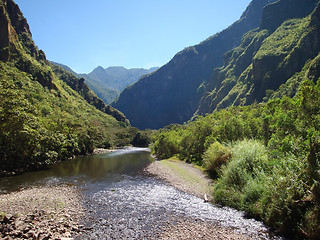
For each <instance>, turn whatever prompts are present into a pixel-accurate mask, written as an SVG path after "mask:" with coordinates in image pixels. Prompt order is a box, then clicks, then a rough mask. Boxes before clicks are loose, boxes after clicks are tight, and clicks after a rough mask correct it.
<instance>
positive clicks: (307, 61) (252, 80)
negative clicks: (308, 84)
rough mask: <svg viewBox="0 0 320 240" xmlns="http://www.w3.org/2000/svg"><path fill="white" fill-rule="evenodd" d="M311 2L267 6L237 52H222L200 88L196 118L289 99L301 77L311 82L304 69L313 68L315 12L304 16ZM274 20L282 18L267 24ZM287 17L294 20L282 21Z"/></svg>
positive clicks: (316, 47) (317, 47)
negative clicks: (221, 60)
mask: <svg viewBox="0 0 320 240" xmlns="http://www.w3.org/2000/svg"><path fill="white" fill-rule="evenodd" d="M317 2H318V1H317V0H308V1H298V0H296V1H278V2H276V3H274V4H271V5H268V6H267V7H266V8H265V13H264V16H263V18H262V24H261V27H260V28H258V29H256V30H253V31H251V32H248V33H247V34H245V35H244V36H243V38H242V42H241V44H240V45H239V46H238V47H236V48H235V49H233V50H232V51H229V52H227V53H225V55H224V61H225V64H224V66H223V67H221V68H218V69H215V70H214V73H213V77H212V78H211V79H210V80H209V81H208V82H207V83H206V87H205V93H204V95H203V97H202V100H201V102H200V104H199V108H198V111H197V112H196V115H197V114H200V115H204V114H206V113H210V112H212V111H213V110H215V109H221V108H226V107H229V106H238V105H248V104H252V103H254V102H255V101H257V102H261V101H263V100H268V99H270V98H274V97H281V96H284V95H286V96H291V97H292V96H294V95H295V93H296V91H297V89H298V88H299V85H300V83H301V81H302V79H303V78H304V76H305V74H308V78H310V79H313V78H314V77H316V78H317V76H314V73H315V74H317V73H316V72H315V71H314V73H312V72H310V69H312V68H313V67H314V66H316V65H317V56H318V54H319V52H320V45H319V44H318V39H319V37H318V36H319V31H320V26H319V24H318V23H317V21H316V19H317V16H316V13H315V14H314V15H313V16H312V17H311V16H308V15H309V14H310V13H311V12H312V10H313V9H314V8H315V6H316V4H317ZM286 5H290V8H288V7H286ZM269 8H270V9H278V10H277V11H274V10H269ZM289 10H290V11H289ZM279 11H280V12H279ZM273 14H274V15H275V16H274V15H273ZM278 15H280V16H282V18H281V19H280V20H279V21H278V22H275V21H274V20H273V21H272V22H271V23H269V22H268V19H276V18H277V17H276V16H278ZM291 17H295V18H294V19H291V20H287V21H285V20H286V19H288V18H291ZM281 21H282V22H281Z"/></svg>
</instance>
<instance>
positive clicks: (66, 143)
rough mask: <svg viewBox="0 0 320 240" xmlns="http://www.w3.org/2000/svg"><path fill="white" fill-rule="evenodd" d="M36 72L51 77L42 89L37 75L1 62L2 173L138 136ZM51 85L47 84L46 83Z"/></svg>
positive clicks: (124, 142) (125, 142)
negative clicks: (51, 85)
mask: <svg viewBox="0 0 320 240" xmlns="http://www.w3.org/2000/svg"><path fill="white" fill-rule="evenodd" d="M30 61H31V62H32V63H33V64H32V65H33V67H38V68H39V69H40V70H39V72H41V73H45V70H46V71H47V74H48V75H49V76H51V78H52V79H51V80H52V84H53V85H54V87H52V88H50V87H47V86H42V85H41V84H40V83H39V81H37V79H35V77H34V76H35V73H32V74H29V73H26V72H23V71H21V70H20V69H18V68H17V67H16V63H13V62H7V63H4V62H1V61H0V76H1V78H0V98H1V102H0V130H1V131H0V143H1V144H0V156H1V159H0V171H1V172H2V173H4V172H3V171H24V170H26V169H38V168H42V167H43V166H46V165H49V164H52V163H55V162H57V161H60V160H65V159H68V158H71V157H72V156H73V155H84V154H87V153H91V152H92V151H93V149H94V148H96V147H102V148H113V147H120V146H125V145H129V144H130V143H131V142H132V141H133V139H134V137H135V136H136V135H137V134H138V133H139V131H138V129H135V128H131V127H128V126H126V125H125V124H123V123H122V122H118V121H117V120H116V119H114V118H113V117H112V116H110V115H107V114H105V113H103V112H101V111H99V110H98V109H96V108H95V107H94V106H92V105H90V104H88V102H87V101H86V100H85V99H84V98H82V97H81V96H80V95H79V94H78V93H77V92H75V91H74V90H72V89H71V88H70V87H69V86H68V85H67V84H65V83H64V82H63V81H62V80H60V79H58V78H57V77H56V76H55V75H54V74H53V73H52V71H51V69H50V68H49V67H47V66H42V65H40V64H38V63H37V62H36V61H35V60H34V59H31V58H30ZM44 79H49V78H46V77H45V78H44Z"/></svg>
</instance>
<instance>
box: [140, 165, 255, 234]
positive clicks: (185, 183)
mask: <svg viewBox="0 0 320 240" xmlns="http://www.w3.org/2000/svg"><path fill="white" fill-rule="evenodd" d="M146 171H147V172H148V173H151V174H153V175H155V176H157V177H159V178H160V179H163V180H165V181H167V182H168V183H169V184H170V185H172V186H174V187H175V188H178V189H180V190H181V191H184V192H187V193H189V194H192V195H195V196H197V197H200V198H205V196H208V198H209V199H208V200H210V197H209V196H210V191H211V190H212V184H213V182H212V180H210V179H209V178H208V177H207V176H206V175H205V174H204V173H203V171H201V170H200V169H199V168H197V167H195V166H194V165H192V164H188V163H186V162H183V161H179V160H175V159H169V160H161V161H155V162H153V163H152V164H150V165H149V166H148V167H147V168H146ZM158 238H159V239H161V240H169V239H170V240H172V239H176V240H177V239H208V240H209V239H218V240H219V239H228V240H231V239H238V240H243V239H251V238H250V237H248V236H245V235H242V234H240V233H236V232H235V231H234V230H233V229H230V228H224V227H220V226H217V225H216V224H213V223H209V222H205V221H202V220H199V219H196V220H195V219H180V220H179V221H178V222H177V224H175V225H168V226H165V227H164V228H163V229H162V232H161V233H160V234H159V236H158Z"/></svg>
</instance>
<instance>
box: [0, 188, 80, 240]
mask: <svg viewBox="0 0 320 240" xmlns="http://www.w3.org/2000/svg"><path fill="white" fill-rule="evenodd" d="M0 214H1V215H0V238H1V239H39V240H45V239H68V238H69V239H70V238H71V237H73V236H75V235H77V234H79V233H80V232H81V231H84V230H85V229H83V226H81V225H79V222H80V220H81V219H82V218H83V216H84V209H83V207H82V204H81V196H80V194H79V192H78V190H77V189H76V188H74V187H70V186H59V187H37V188H30V189H25V190H21V191H19V192H12V193H8V194H3V195H0Z"/></svg>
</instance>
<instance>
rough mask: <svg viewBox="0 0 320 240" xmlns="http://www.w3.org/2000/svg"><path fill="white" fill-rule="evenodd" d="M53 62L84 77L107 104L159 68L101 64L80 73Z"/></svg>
mask: <svg viewBox="0 0 320 240" xmlns="http://www.w3.org/2000/svg"><path fill="white" fill-rule="evenodd" d="M52 63H53V64H55V65H57V66H59V67H62V68H63V69H64V70H66V71H68V72H69V73H72V74H73V75H75V76H77V77H79V78H84V79H85V83H86V84H87V85H88V86H89V87H90V88H91V89H92V91H94V92H95V93H96V94H97V96H98V97H99V98H101V99H102V100H103V101H104V102H105V104H110V103H111V102H112V101H113V100H115V99H116V98H117V97H118V96H119V94H120V92H121V91H122V90H123V89H125V88H126V87H128V86H129V85H131V84H133V83H135V82H137V81H138V80H139V78H140V77H142V76H144V75H147V74H150V73H152V72H154V71H156V70H157V69H158V68H157V67H153V68H150V69H144V68H131V69H126V68H124V67H108V68H105V69H104V68H103V67H101V66H99V67H97V68H95V69H94V70H93V71H92V72H90V73H88V74H79V73H76V72H74V71H73V70H72V69H71V68H70V67H68V66H66V65H63V64H61V63H56V62H52Z"/></svg>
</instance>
